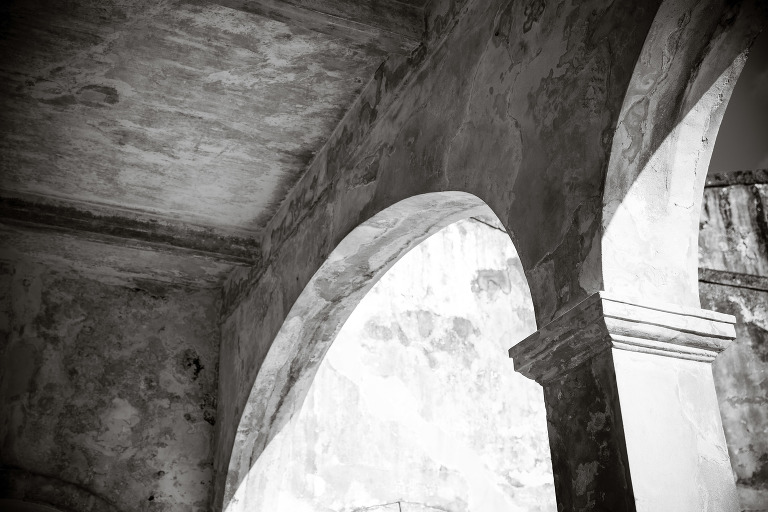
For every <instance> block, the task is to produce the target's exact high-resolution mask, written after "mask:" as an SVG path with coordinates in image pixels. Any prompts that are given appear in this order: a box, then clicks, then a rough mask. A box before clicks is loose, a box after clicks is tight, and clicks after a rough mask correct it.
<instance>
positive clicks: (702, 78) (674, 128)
mask: <svg viewBox="0 0 768 512" xmlns="http://www.w3.org/2000/svg"><path fill="white" fill-rule="evenodd" d="M766 14H768V11H766V7H765V4H764V3H761V2H757V1H745V2H742V3H730V4H729V3H726V2H709V3H699V2H691V1H687V0H686V1H678V2H665V3H663V4H662V6H661V8H660V9H659V12H658V13H657V15H656V17H655V19H654V23H653V25H652V27H651V30H650V32H649V34H648V37H647V39H646V41H645V44H644V47H643V50H642V52H641V54H640V57H639V59H638V61H637V64H636V66H635V70H634V73H633V76H632V80H631V81H630V84H629V87H628V89H627V93H626V96H625V98H624V103H623V105H622V109H621V113H620V115H619V121H618V124H617V127H616V131H615V134H614V137H613V144H612V149H611V155H610V159H609V162H608V170H607V175H606V182H605V187H604V192H603V218H602V230H603V236H602V240H601V250H600V253H601V256H600V262H593V264H595V265H601V268H602V275H603V288H604V289H605V290H607V291H610V292H613V293H617V294H619V295H621V296H623V297H626V298H627V299H630V300H646V301H647V300H652V301H653V300H656V301H662V302H672V303H677V304H680V305H684V306H694V307H698V306H699V297H698V233H699V229H698V226H699V213H700V208H701V201H702V195H703V189H704V182H705V179H706V175H707V170H708V167H709V160H710V157H711V155H712V150H713V148H714V143H715V139H716V137H717V132H718V129H719V127H720V122H721V121H722V118H723V115H724V113H725V109H726V107H727V104H728V100H729V99H730V96H731V93H732V92H733V88H734V86H735V84H736V80H737V79H738V77H739V74H740V72H741V69H742V68H743V66H744V63H745V61H746V53H747V50H748V48H749V46H750V45H751V43H752V42H753V41H754V39H755V38H756V37H757V34H758V33H759V32H760V30H761V28H762V26H761V25H762V24H764V23H765V19H766Z"/></svg>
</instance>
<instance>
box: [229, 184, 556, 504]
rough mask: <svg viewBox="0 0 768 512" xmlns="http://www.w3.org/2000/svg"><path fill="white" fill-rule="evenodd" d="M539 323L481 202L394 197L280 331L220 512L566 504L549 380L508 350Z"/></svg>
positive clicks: (501, 235) (450, 196)
mask: <svg viewBox="0 0 768 512" xmlns="http://www.w3.org/2000/svg"><path fill="white" fill-rule="evenodd" d="M428 203H430V204H429V206H431V208H429V207H427V206H428ZM406 253H407V254H406ZM361 255H363V256H361ZM401 258H402V259H401ZM395 261H397V262H396V263H395ZM385 262H386V263H385ZM352 283H357V285H355V286H352V287H351V284H352ZM321 290H322V291H321ZM350 292H352V293H350ZM345 303H346V304H345ZM323 304H326V305H330V306H329V307H325V308H324V307H322V305H323ZM307 308H309V309H312V308H315V310H313V311H310V310H309V309H307ZM352 310H354V311H352ZM342 325H343V327H342ZM535 329H536V325H535V316H534V312H533V306H532V302H531V298H530V292H529V291H528V286H527V282H526V278H525V276H524V273H523V270H522V266H521V264H520V262H519V258H518V256H517V252H516V251H515V248H514V246H513V244H512V241H511V240H510V238H509V236H508V235H507V233H506V232H505V231H504V229H503V227H502V225H501V223H500V222H499V221H498V219H496V217H495V216H494V214H493V212H492V211H491V210H490V208H488V207H487V206H485V205H484V204H483V203H482V202H481V201H480V200H479V199H477V198H476V197H474V196H471V195H469V194H459V193H447V194H446V193H441V194H428V195H424V196H416V197H414V198H411V199H408V200H405V201H402V202H400V203H398V204H396V205H395V206H393V207H391V208H390V209H387V210H385V211H384V212H382V213H381V214H379V215H377V216H375V217H374V218H372V219H371V220H370V221H368V222H366V223H364V224H363V225H361V226H360V227H358V228H357V229H356V230H354V231H353V232H352V233H351V234H350V235H349V236H348V237H347V238H346V239H345V240H344V241H343V242H342V243H341V244H340V245H339V247H338V248H337V249H336V251H334V252H333V253H332V254H331V256H330V257H329V259H328V262H327V263H326V264H325V265H323V266H322V267H321V269H320V270H319V271H318V272H317V274H316V275H315V276H314V277H313V279H312V280H311V281H310V284H309V285H308V287H307V289H306V290H305V291H304V293H302V295H301V297H300V298H299V300H298V301H297V303H296V305H295V306H294V309H293V310H292V311H291V314H290V315H289V316H288V319H287V320H286V322H285V324H284V326H283V329H282V330H281V332H280V334H279V335H278V339H276V340H275V343H274V344H273V349H272V350H271V351H270V354H269V355H268V356H267V361H268V362H269V364H267V363H266V362H265V365H264V366H263V367H262V371H260V373H259V377H257V380H256V385H255V386H254V391H255V392H256V393H255V394H252V399H254V398H255V399H257V400H259V401H258V402H257V401H256V400H249V409H248V410H246V414H244V415H243V420H242V421H241V424H240V429H239V436H238V443H237V444H236V446H235V451H234V452H233V457H232V464H230V474H229V475H228V484H229V486H231V487H229V492H228V499H227V501H226V502H225V504H224V505H225V506H224V509H225V510H228V511H229V512H235V511H237V510H245V509H250V508H251V507H253V506H254V505H256V506H257V507H260V508H263V509H264V510H295V511H302V510H326V509H327V510H349V511H351V510H382V511H384V510H420V511H422V510H457V511H458V510H489V511H490V510H526V511H534V510H555V509H556V506H555V501H554V489H553V477H552V472H551V465H550V461H549V447H548V441H547V432H546V420H545V415H544V402H543V397H542V391H541V388H540V386H538V385H537V384H535V383H534V382H533V381H530V380H528V379H526V378H524V377H522V376H521V375H519V374H517V373H515V371H514V367H513V363H512V361H511V360H509V359H508V358H507V357H506V352H507V349H508V347H509V345H512V344H514V343H515V342H516V341H519V340H521V339H523V338H524V337H525V336H526V335H528V334H530V333H531V332H533V331H534V330H535ZM281 338H284V340H286V341H291V342H292V346H293V347H297V346H298V347H301V348H299V350H297V351H296V352H295V353H293V354H291V353H289V351H287V350H286V349H287V348H289V345H287V344H285V343H283V342H281V341H280V340H281ZM329 347H330V348H329ZM308 348H309V351H307V349H308ZM302 349H303V350H302ZM326 351H327V353H326ZM278 360H280V361H282V364H281V365H280V364H278ZM270 386H271V388H270ZM265 396H267V398H265ZM269 396H271V398H268V397H269ZM387 507H389V508H387ZM392 507H395V508H392Z"/></svg>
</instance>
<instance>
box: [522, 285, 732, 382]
mask: <svg viewBox="0 0 768 512" xmlns="http://www.w3.org/2000/svg"><path fill="white" fill-rule="evenodd" d="M735 323H736V319H735V317H733V316H732V315H726V314H723V313H717V312H714V311H707V310H704V309H697V308H686V307H681V306H677V305H674V304H665V303H649V302H645V303H637V302H632V301H628V300H625V299H622V298H621V297H618V296H615V295H612V294H610V293H607V292H597V293H595V294H593V295H591V296H589V297H588V298H586V299H585V300H584V301H582V302H581V303H579V304H577V305H576V306H574V307H573V308H572V309H570V310H569V311H567V312H566V313H564V314H563V315H561V316H560V317H558V318H556V319H555V320H553V321H552V322H550V323H549V324H547V325H546V326H544V327H543V328H541V329H540V330H538V331H537V332H535V333H534V334H532V335H531V336H529V337H528V338H526V339H524V340H523V341H521V342H520V343H518V344H517V345H515V346H514V347H512V348H510V349H509V356H510V357H511V358H512V359H513V360H514V364H515V370H517V371H518V372H520V373H522V374H523V375H525V376H526V377H528V378H530V379H533V380H535V381H536V382H538V383H539V384H545V383H547V382H549V381H551V380H552V379H555V378H557V377H558V376H560V375H562V374H564V373H567V372H569V371H571V370H573V369H575V368H576V367H578V366H580V365H581V364H583V363H585V362H586V361H588V360H590V359H591V358H593V357H594V356H596V355H597V354H599V353H600V352H603V351H604V350H608V349H617V350H629V351H633V352H642V353H646V354H655V355H660V356H667V357H675V358H678V359H689V360H694V361H702V362H711V361H713V360H714V359H715V357H717V355H718V354H719V353H720V352H722V351H723V350H725V348H726V347H727V346H728V345H729V343H730V342H731V341H733V339H735V337H736V330H735Z"/></svg>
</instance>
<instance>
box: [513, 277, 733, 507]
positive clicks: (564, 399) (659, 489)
mask: <svg viewBox="0 0 768 512" xmlns="http://www.w3.org/2000/svg"><path fill="white" fill-rule="evenodd" d="M734 323H735V318H734V317H732V316H730V315H724V314H721V313H715V312H712V311H706V310H701V309H694V308H683V307H678V306H674V305H670V304H637V303H633V302H629V301H625V300H622V299H621V298H619V297H616V296H612V295H610V294H608V293H606V292H599V293H596V294H594V295H592V296H590V297H589V298H587V299H586V300H584V301H583V302H581V303H580V304H578V305H577V306H575V307H574V308H573V309H571V310H570V311H568V312H566V313H565V314H563V315H562V316H560V317H559V318H557V319H555V320H554V321H552V322H551V323H549V324H548V325H546V326H545V327H544V328H542V329H540V330H539V331H538V332H536V333H534V334H533V335H531V336H529V337H528V338H526V339H525V340H523V341H522V342H520V343H519V344H517V345H515V346H514V347H512V348H511V349H510V350H509V355H510V357H512V358H513V359H514V364H515V369H516V370H517V371H518V372H520V373H522V374H523V375H525V376H526V377H528V378H531V379H534V380H535V381H536V382H538V383H539V384H541V385H542V386H543V387H544V399H545V402H546V408H547V428H548V430H549V443H550V450H551V452H552V469H553V471H554V475H555V490H556V492H557V503H558V510H559V511H563V512H565V511H568V512H576V511H588V510H589V511H611V512H629V511H632V512H635V511H637V512H661V511H670V512H673V511H674V512H703V511H711V512H715V511H717V512H726V511H728V512H730V511H734V512H736V511H738V510H739V505H738V498H737V495H736V486H735V483H734V478H733V473H732V471H731V466H730V461H729V458H728V450H727V448H726V445H725V437H724V435H723V427H722V423H721V420H720V411H719V410H718V405H717V397H716V396H715V386H714V382H713V379H712V369H711V367H710V363H711V362H712V361H713V360H714V358H715V357H716V356H717V354H718V353H720V352H721V351H722V350H723V349H725V348H726V346H728V344H729V343H730V342H731V341H732V340H733V339H734V337H735V330H734Z"/></svg>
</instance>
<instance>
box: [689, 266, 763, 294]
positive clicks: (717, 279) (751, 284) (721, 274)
mask: <svg viewBox="0 0 768 512" xmlns="http://www.w3.org/2000/svg"><path fill="white" fill-rule="evenodd" d="M699 282H700V283H708V284H719V285H723V286H733V287H734V288H746V289H748V290H757V291H763V292H767V291H768V277H763V276H756V275H753V274H741V273H739V272H728V271H727V270H715V269H711V268H700V269H699Z"/></svg>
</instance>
